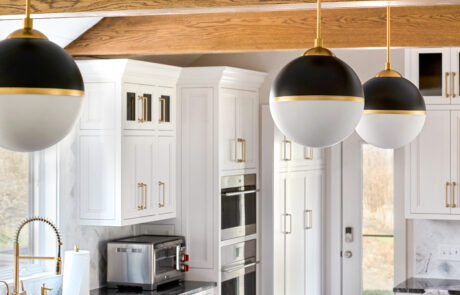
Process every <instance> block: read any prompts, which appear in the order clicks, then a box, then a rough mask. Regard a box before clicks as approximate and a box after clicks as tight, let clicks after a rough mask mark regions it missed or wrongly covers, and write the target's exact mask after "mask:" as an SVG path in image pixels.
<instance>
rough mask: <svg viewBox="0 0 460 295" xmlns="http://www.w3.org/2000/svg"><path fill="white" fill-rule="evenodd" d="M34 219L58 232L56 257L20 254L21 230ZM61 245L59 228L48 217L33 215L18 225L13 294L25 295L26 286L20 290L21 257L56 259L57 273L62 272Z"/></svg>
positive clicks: (15, 242) (15, 241) (15, 243)
mask: <svg viewBox="0 0 460 295" xmlns="http://www.w3.org/2000/svg"><path fill="white" fill-rule="evenodd" d="M33 221H39V222H44V223H46V224H48V225H49V226H51V228H52V229H53V231H54V233H55V234H56V237H57V246H58V247H57V256H56V257H44V256H20V255H19V234H20V233H21V230H22V229H23V228H24V226H25V225H27V224H28V223H30V222H33ZM61 246H62V241H61V235H60V233H59V230H58V228H57V227H56V226H55V225H54V223H52V222H51V221H49V220H48V219H46V218H42V217H31V218H28V219H26V220H24V221H23V222H22V223H21V224H20V225H19V227H18V230H17V231H16V238H15V240H14V291H13V295H25V294H26V292H25V291H24V287H23V288H22V289H23V290H22V291H21V292H19V260H20V259H41V260H43V259H45V260H56V274H58V275H59V274H61V265H62V260H61Z"/></svg>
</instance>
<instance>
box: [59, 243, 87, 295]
mask: <svg viewBox="0 0 460 295" xmlns="http://www.w3.org/2000/svg"><path fill="white" fill-rule="evenodd" d="M89 262H90V258H89V251H82V250H80V251H65V254H64V273H63V282H62V295H88V294H89V271H90V270H89Z"/></svg>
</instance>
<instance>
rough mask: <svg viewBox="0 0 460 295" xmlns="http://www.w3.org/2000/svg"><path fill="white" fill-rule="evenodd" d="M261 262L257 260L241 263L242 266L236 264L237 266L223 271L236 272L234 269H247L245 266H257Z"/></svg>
mask: <svg viewBox="0 0 460 295" xmlns="http://www.w3.org/2000/svg"><path fill="white" fill-rule="evenodd" d="M259 263H260V261H256V262H253V263H248V264H245V265H241V266H236V267H230V268H228V269H223V270H222V271H223V272H234V271H237V270H240V269H245V268H248V267H251V266H255V265H257V264H259Z"/></svg>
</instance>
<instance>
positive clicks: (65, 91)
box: [0, 87, 85, 96]
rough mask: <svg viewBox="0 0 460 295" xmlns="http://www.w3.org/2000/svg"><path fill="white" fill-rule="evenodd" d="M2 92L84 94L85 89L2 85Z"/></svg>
mask: <svg viewBox="0 0 460 295" xmlns="http://www.w3.org/2000/svg"><path fill="white" fill-rule="evenodd" d="M0 94H42V95H67V96H84V95H85V92H84V91H83V90H76V89H61V88H28V87H0Z"/></svg>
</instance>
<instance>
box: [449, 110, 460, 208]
mask: <svg viewBox="0 0 460 295" xmlns="http://www.w3.org/2000/svg"><path fill="white" fill-rule="evenodd" d="M450 116H451V160H450V162H451V167H450V173H451V175H450V179H451V184H450V193H451V195H450V201H449V205H450V208H451V214H456V215H460V196H459V195H458V194H459V192H460V190H459V189H458V187H459V180H460V163H459V161H460V111H451V114H450Z"/></svg>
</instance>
